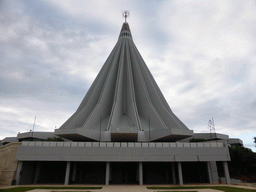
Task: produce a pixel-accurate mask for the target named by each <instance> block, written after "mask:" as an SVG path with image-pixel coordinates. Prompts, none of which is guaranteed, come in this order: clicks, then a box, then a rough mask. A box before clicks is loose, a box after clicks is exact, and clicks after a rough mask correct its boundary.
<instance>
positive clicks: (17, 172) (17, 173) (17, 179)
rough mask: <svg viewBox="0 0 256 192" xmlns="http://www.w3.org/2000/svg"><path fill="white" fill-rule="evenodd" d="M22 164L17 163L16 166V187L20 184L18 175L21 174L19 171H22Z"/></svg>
mask: <svg viewBox="0 0 256 192" xmlns="http://www.w3.org/2000/svg"><path fill="white" fill-rule="evenodd" d="M22 164H23V162H22V161H19V162H18V165H17V169H16V175H15V180H16V185H19V184H20V174H21V170H22Z"/></svg>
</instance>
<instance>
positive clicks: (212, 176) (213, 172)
mask: <svg viewBox="0 0 256 192" xmlns="http://www.w3.org/2000/svg"><path fill="white" fill-rule="evenodd" d="M73 163H74V164H73V166H72V168H73V170H72V175H71V177H70V173H71V162H70V161H68V162H67V164H66V172H65V181H64V184H65V185H68V184H69V181H70V180H71V181H75V180H76V173H77V166H76V162H73ZM111 163H112V162H106V171H105V173H106V175H105V185H109V184H110V177H111ZM113 163H115V162H113ZM124 163H125V162H124ZM137 163H138V168H137V171H138V174H137V176H138V181H139V185H143V162H137ZM175 164H177V166H176V170H177V173H176V170H175ZM22 165H23V162H22V161H20V162H18V165H17V171H16V176H15V180H16V185H19V183H20V173H21V171H22ZM222 165H223V171H224V175H225V178H226V183H227V184H230V177H229V171H228V164H227V162H226V161H224V162H222ZM170 166H171V175H172V183H173V184H177V182H176V175H177V176H178V184H179V185H183V174H182V163H181V162H175V163H174V162H170ZM40 169H41V162H38V163H37V165H36V168H35V173H34V174H35V175H34V178H33V180H34V181H33V184H36V183H37V182H38V179H39V175H40ZM207 169H208V170H207V172H208V177H209V182H210V183H216V182H218V172H217V167H216V162H207ZM53 174H54V173H53ZM216 178H217V181H216Z"/></svg>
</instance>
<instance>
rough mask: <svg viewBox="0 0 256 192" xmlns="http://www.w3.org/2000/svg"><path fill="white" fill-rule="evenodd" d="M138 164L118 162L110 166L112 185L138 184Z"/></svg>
mask: <svg viewBox="0 0 256 192" xmlns="http://www.w3.org/2000/svg"><path fill="white" fill-rule="evenodd" d="M138 166H139V165H138V163H133V162H132V163H130V162H122V163H121V162H116V163H111V164H110V184H138V183H139V172H138V171H139V169H138Z"/></svg>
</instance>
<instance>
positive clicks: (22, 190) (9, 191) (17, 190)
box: [0, 187, 102, 192]
mask: <svg viewBox="0 0 256 192" xmlns="http://www.w3.org/2000/svg"><path fill="white" fill-rule="evenodd" d="M33 189H53V190H54V189H83V190H87V189H88V190H91V189H102V187H15V188H11V189H0V192H25V191H29V190H33Z"/></svg>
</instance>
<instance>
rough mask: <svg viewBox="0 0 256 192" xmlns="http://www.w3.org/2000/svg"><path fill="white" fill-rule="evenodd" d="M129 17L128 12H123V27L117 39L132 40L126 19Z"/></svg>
mask: <svg viewBox="0 0 256 192" xmlns="http://www.w3.org/2000/svg"><path fill="white" fill-rule="evenodd" d="M129 16H130V13H129V11H124V12H123V17H124V18H125V22H124V23H123V26H122V29H121V32H120V35H119V38H122V37H124V38H129V37H130V38H132V34H131V31H130V27H129V24H128V23H127V17H129Z"/></svg>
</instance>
